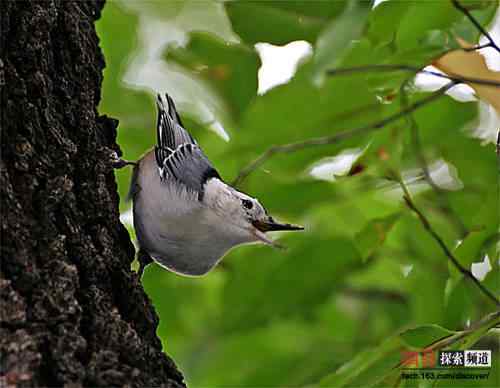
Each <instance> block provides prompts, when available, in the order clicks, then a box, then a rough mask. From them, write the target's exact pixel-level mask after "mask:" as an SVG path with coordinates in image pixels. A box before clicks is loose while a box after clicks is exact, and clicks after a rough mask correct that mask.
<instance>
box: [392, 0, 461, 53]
mask: <svg viewBox="0 0 500 388" xmlns="http://www.w3.org/2000/svg"><path fill="white" fill-rule="evenodd" d="M462 17H463V14H462V13H461V12H459V11H457V10H456V9H455V8H454V7H453V5H452V3H451V1H425V2H418V3H417V2H412V3H411V6H410V7H409V8H408V11H407V12H406V14H405V15H404V16H403V17H402V18H401V19H400V23H399V29H398V32H397V35H396V43H397V46H398V48H399V49H400V50H403V49H404V50H408V49H410V48H414V47H418V46H419V45H421V44H422V43H423V40H422V39H423V38H424V37H425V36H426V34H427V33H429V32H431V31H433V30H446V29H448V28H450V27H451V26H452V25H453V23H454V22H456V21H458V20H460V19H461V18H462Z"/></svg>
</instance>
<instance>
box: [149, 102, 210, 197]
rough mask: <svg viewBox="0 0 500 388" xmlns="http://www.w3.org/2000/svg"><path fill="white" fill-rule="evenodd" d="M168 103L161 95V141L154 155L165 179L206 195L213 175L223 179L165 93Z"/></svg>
mask: <svg viewBox="0 0 500 388" xmlns="http://www.w3.org/2000/svg"><path fill="white" fill-rule="evenodd" d="M166 99H167V104H168V106H165V104H164V101H163V99H162V97H161V96H160V95H158V100H157V105H158V123H157V137H158V144H157V146H156V147H155V158H156V163H157V164H158V168H159V172H160V178H161V179H162V180H176V181H177V182H179V183H182V184H184V185H185V186H186V187H187V188H188V189H190V190H193V191H196V192H198V198H199V199H201V198H202V197H203V185H204V184H205V182H206V181H207V180H208V179H210V178H213V177H217V178H219V179H220V176H219V174H218V173H217V171H216V170H215V169H214V167H213V166H212V164H211V163H210V161H209V160H208V158H207V157H206V156H205V154H204V153H203V151H202V150H201V148H200V147H199V146H198V145H197V143H196V141H195V140H194V139H193V137H192V136H191V135H190V134H189V132H187V131H186V130H185V129H184V128H183V127H182V122H181V119H180V117H179V114H178V113H177V110H176V109H175V105H174V102H173V101H172V99H171V98H170V96H169V95H168V94H167V95H166Z"/></svg>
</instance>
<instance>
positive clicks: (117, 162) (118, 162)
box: [110, 151, 137, 169]
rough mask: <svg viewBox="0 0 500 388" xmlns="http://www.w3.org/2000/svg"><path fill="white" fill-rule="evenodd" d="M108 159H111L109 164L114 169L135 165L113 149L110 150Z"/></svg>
mask: <svg viewBox="0 0 500 388" xmlns="http://www.w3.org/2000/svg"><path fill="white" fill-rule="evenodd" d="M110 159H111V166H113V168H116V169H120V168H123V167H125V166H135V165H137V163H136V162H131V161H129V160H124V159H122V158H120V157H119V156H118V154H117V153H116V152H115V151H112V152H111V154H110Z"/></svg>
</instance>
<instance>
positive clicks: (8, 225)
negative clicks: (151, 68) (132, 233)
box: [0, 0, 184, 387]
mask: <svg viewBox="0 0 500 388" xmlns="http://www.w3.org/2000/svg"><path fill="white" fill-rule="evenodd" d="M1 3H2V5H1V10H0V14H1V29H2V30H1V38H0V39H1V58H0V87H1V96H2V98H1V120H0V122H1V132H0V133H1V140H2V141H1V147H2V148H1V162H0V163H1V164H0V191H1V207H2V208H1V212H2V215H1V227H2V236H1V237H2V241H1V268H0V303H1V309H0V323H1V327H0V351H1V363H0V386H2V387H5V386H60V385H64V384H67V385H70V386H82V385H83V386H124V385H128V386H141V387H143V386H160V385H162V386H170V387H180V386H183V385H184V383H183V378H182V375H181V374H180V373H179V372H178V371H177V369H176V367H175V365H174V364H173V362H172V361H171V360H170V359H169V358H168V357H167V356H166V355H165V354H164V353H162V350H161V349H162V346H161V342H160V340H159V339H158V337H157V336H156V333H155V332H156V327H157V325H158V317H157V315H156V313H155V312H154V310H153V307H152V305H151V302H150V300H149V299H148V297H147V295H146V294H145V293H144V290H143V289H142V286H141V284H140V282H139V280H138V278H137V275H136V274H135V273H133V272H131V270H130V263H131V262H132V260H133V258H134V247H133V245H132V243H131V241H130V238H129V235H128V233H127V231H126V229H125V228H124V227H123V225H122V224H121V223H120V221H119V212H118V194H117V189H116V183H115V178H114V174H113V171H112V168H111V165H110V161H109V160H110V158H109V155H110V152H111V150H115V151H118V152H119V148H118V146H117V144H116V143H115V140H116V127H117V124H118V122H117V121H116V120H114V119H111V118H108V117H106V116H99V114H98V113H97V105H98V103H99V99H100V87H101V81H102V69H103V67H104V59H103V55H102V53H101V50H100V48H99V45H98V44H99V40H98V38H97V35H96V32H95V28H94V22H95V20H96V19H98V18H99V16H100V12H101V8H102V6H103V4H102V2H99V1H94V0H93V1H72V2H69V1H63V0H60V1H57V0H53V1H40V2H21V1H12V0H10V1H2V2H1ZM116 39H120V37H116Z"/></svg>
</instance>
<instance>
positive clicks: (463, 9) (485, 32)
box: [451, 0, 500, 53]
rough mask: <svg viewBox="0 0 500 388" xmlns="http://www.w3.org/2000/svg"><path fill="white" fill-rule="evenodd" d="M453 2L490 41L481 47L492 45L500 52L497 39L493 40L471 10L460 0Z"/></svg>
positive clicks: (453, 0) (452, 0)
mask: <svg viewBox="0 0 500 388" xmlns="http://www.w3.org/2000/svg"><path fill="white" fill-rule="evenodd" d="M451 3H452V4H453V6H454V7H455V8H456V9H458V10H459V11H460V12H462V13H463V14H464V15H465V16H467V18H468V19H469V20H470V22H471V23H472V24H474V26H475V27H476V28H477V29H478V31H479V32H480V33H481V34H483V35H484V36H485V37H486V39H488V41H489V43H488V44H486V45H482V47H481V48H484V47H492V48H494V49H495V50H496V51H498V52H499V53H500V47H498V46H497V44H496V43H495V41H494V40H493V38H492V37H491V35H490V34H489V33H488V31H486V30H485V29H484V27H483V26H482V25H481V24H480V23H479V22H478V21H477V20H476V18H475V17H474V16H472V14H471V13H470V12H469V10H468V9H467V8H465V7H464V6H463V5H462V4H460V2H458V0H451Z"/></svg>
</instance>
